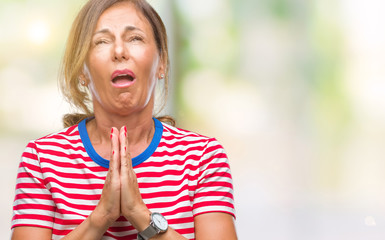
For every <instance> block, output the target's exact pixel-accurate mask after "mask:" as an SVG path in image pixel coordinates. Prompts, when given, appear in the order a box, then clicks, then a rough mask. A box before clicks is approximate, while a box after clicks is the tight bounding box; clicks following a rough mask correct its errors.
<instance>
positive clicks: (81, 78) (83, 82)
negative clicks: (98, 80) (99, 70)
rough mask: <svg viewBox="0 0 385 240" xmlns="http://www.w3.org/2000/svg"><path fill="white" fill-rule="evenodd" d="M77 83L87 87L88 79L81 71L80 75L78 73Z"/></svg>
mask: <svg viewBox="0 0 385 240" xmlns="http://www.w3.org/2000/svg"><path fill="white" fill-rule="evenodd" d="M78 79H79V83H80V84H81V85H82V86H84V87H87V86H88V84H89V80H88V78H87V77H86V75H85V74H84V73H81V74H80V75H79V78H78Z"/></svg>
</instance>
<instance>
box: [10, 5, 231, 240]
mask: <svg viewBox="0 0 385 240" xmlns="http://www.w3.org/2000/svg"><path fill="white" fill-rule="evenodd" d="M167 74H168V53H167V36H166V32H165V29H164V25H163V23H162V21H161V19H160V18H159V16H158V14H157V13H156V12H155V11H154V10H153V9H152V7H151V6H150V5H149V4H148V3H147V2H146V1H145V0H126V1H119V0H90V1H89V2H88V3H87V4H86V5H85V6H84V7H83V9H82V10H81V11H80V13H79V15H78V17H77V18H76V20H75V22H74V23H73V27H72V30H71V34H70V36H69V39H68V43H67V49H66V53H65V56H64V61H63V75H64V78H63V81H62V84H61V86H62V89H63V91H64V94H65V96H66V97H67V99H68V100H70V102H71V103H73V104H74V105H75V106H77V107H79V108H81V109H82V110H83V111H84V112H85V114H75V115H67V116H65V118H64V122H65V125H66V127H67V128H66V129H64V130H62V131H60V132H58V133H54V134H50V135H48V136H46V137H43V138H41V139H38V140H35V141H31V142H30V143H29V144H28V146H27V148H26V150H25V152H24V153H23V155H22V159H21V163H20V167H19V171H18V177H17V186H16V197H15V202H14V216H13V221H12V228H13V232H12V239H15V240H16V239H32V240H33V239H39V240H44V239H168V240H170V239H236V233H235V227H234V223H233V217H234V206H233V194H232V180H231V175H230V170H229V165H228V160H227V157H226V154H225V153H224V150H223V148H222V146H221V145H220V144H219V143H218V142H217V141H216V140H215V139H212V138H207V137H204V136H201V135H199V134H195V133H192V132H189V131H186V130H182V129H178V128H175V127H173V126H171V125H168V124H166V123H162V122H160V121H159V120H158V119H156V118H153V110H154V95H155V94H154V91H155V86H156V84H157V82H158V81H159V80H161V79H164V78H165V79H167ZM165 86H166V87H167V83H166V84H165ZM87 91H89V93H90V95H91V99H89V98H88V95H87ZM90 103H91V104H90ZM89 105H92V110H91V109H89V107H88V106H89ZM164 119H165V118H162V119H161V120H164ZM166 120H167V119H166ZM171 122H172V121H171Z"/></svg>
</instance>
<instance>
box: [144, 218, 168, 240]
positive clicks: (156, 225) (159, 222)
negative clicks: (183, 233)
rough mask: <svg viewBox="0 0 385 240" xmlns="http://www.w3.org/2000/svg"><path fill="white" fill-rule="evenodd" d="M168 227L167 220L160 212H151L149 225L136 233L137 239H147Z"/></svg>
mask: <svg viewBox="0 0 385 240" xmlns="http://www.w3.org/2000/svg"><path fill="white" fill-rule="evenodd" d="M167 228H168V222H167V220H166V218H164V217H163V215H162V214H160V213H156V212H155V213H151V222H150V226H148V227H147V228H146V229H144V230H143V231H141V232H140V233H138V239H139V240H147V239H150V238H152V237H153V236H155V235H157V234H159V233H163V232H165V231H166V230H167Z"/></svg>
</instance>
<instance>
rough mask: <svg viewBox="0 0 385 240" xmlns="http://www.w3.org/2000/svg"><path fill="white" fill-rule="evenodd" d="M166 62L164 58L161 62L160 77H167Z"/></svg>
mask: <svg viewBox="0 0 385 240" xmlns="http://www.w3.org/2000/svg"><path fill="white" fill-rule="evenodd" d="M165 69H166V67H165V64H164V62H163V61H162V60H160V63H159V68H158V79H159V80H160V79H164V78H165V77H166V72H165Z"/></svg>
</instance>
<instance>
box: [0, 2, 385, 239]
mask: <svg viewBox="0 0 385 240" xmlns="http://www.w3.org/2000/svg"><path fill="white" fill-rule="evenodd" d="M84 2H85V1H84V0H81V1H79V0H66V1H62V0H49V1H48V0H33V1H32V0H0V29H1V31H0V46H1V47H0V100H1V101H0V149H1V153H2V156H3V157H2V167H3V170H2V172H3V173H2V174H1V175H0V181H1V182H2V184H3V186H4V188H3V190H2V195H3V197H1V198H0V203H1V205H2V208H1V209H0V215H1V218H0V223H1V224H0V232H1V235H3V237H4V238H1V237H0V238H1V239H8V238H9V232H10V230H9V228H10V221H11V215H12V209H11V208H12V202H13V197H14V185H15V178H16V171H17V165H18V162H19V158H20V155H21V153H22V151H23V150H24V147H25V146H26V144H27V143H28V141H29V140H32V139H35V138H38V137H41V136H43V135H46V134H48V133H50V132H53V131H57V130H59V129H61V128H62V125H61V117H62V115H63V114H64V113H67V112H69V111H71V109H70V108H69V106H68V105H67V103H66V102H64V100H63V99H62V96H61V95H60V93H59V90H58V87H57V81H56V80H57V72H58V66H59V63H60V59H61V56H62V54H63V51H64V45H65V42H66V37H67V35H68V31H69V28H70V24H71V23H72V20H73V18H74V17H75V15H76V13H77V11H78V10H79V9H80V7H81V6H82V5H83V4H84ZM150 2H151V3H152V4H153V6H154V7H155V8H156V9H157V10H158V11H159V13H160V15H161V16H162V18H163V19H164V22H165V24H166V27H167V29H168V33H169V41H170V44H171V46H170V53H171V88H170V96H169V101H168V104H167V108H166V110H165V112H166V113H168V114H171V115H173V116H175V117H176V119H177V122H178V126H179V127H182V128H186V129H189V130H192V131H196V132H199V133H201V134H205V135H208V136H213V137H216V138H217V139H218V140H219V141H220V142H221V143H222V144H223V145H224V147H225V149H226V150H227V153H228V156H229V158H230V165H231V168H232V172H233V178H234V187H235V201H236V210H237V220H236V224H237V231H238V235H239V238H240V239H273V240H281V239H282V240H291V239H293V240H299V239H300V240H302V239H304V240H308V239H311V240H318V239H319V240H324V239H325V240H341V239H350V240H352V239H353V240H356V239H357V240H358V239H360V240H361V239H381V240H383V239H385V174H384V170H385V161H384V156H385V146H384V142H385V141H384V138H385V137H384V136H385V66H384V65H385V64H384V63H385V61H384V60H385V30H384V28H383V23H384V22H385V15H384V14H383V12H384V10H385V2H384V1H383V0H365V1H363V0H311V1H305V0H302V1H301V0H242V1H236V0H210V1H203V0H195V1H191V0H190V1H188V0H152V1H150Z"/></svg>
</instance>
